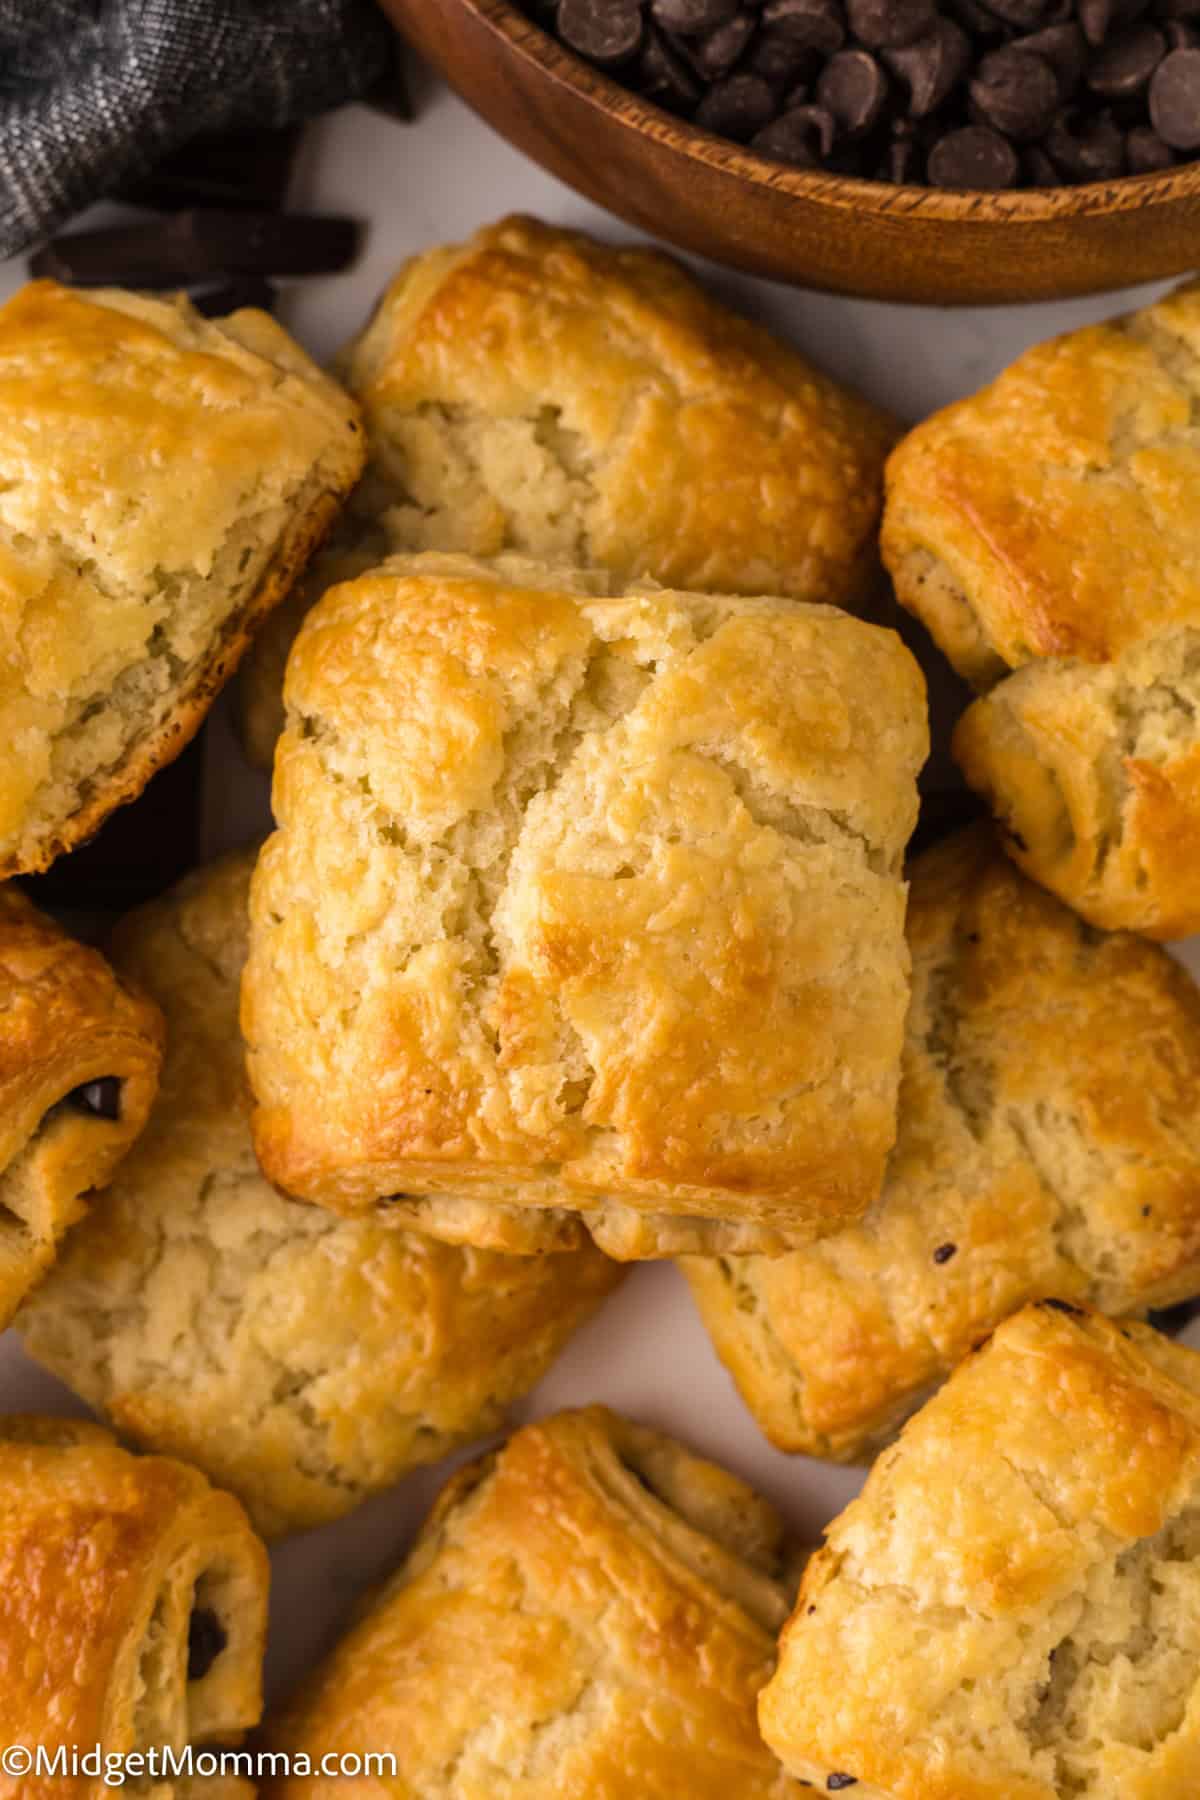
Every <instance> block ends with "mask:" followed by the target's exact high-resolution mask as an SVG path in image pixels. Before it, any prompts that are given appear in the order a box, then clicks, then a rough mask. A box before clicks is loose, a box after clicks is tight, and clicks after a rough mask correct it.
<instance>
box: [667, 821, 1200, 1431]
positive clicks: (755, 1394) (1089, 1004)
mask: <svg viewBox="0 0 1200 1800" xmlns="http://www.w3.org/2000/svg"><path fill="white" fill-rule="evenodd" d="M910 881H911V885H910V889H909V906H908V924H907V936H908V942H909V947H910V949H911V951H912V961H913V974H912V1004H911V1006H910V1008H909V1014H908V1023H907V1028H906V1033H905V1045H904V1060H903V1072H902V1076H901V1082H900V1122H899V1132H898V1135H897V1140H896V1147H895V1149H894V1150H893V1151H892V1155H891V1159H890V1161H889V1164H888V1173H887V1179H886V1180H885V1182H884V1188H883V1193H882V1195H881V1196H880V1198H879V1200H878V1202H877V1203H876V1205H875V1206H874V1207H873V1208H872V1209H871V1211H870V1212H869V1213H868V1215H867V1217H866V1218H865V1219H864V1220H863V1222H862V1223H861V1224H860V1225H857V1226H854V1227H852V1228H851V1229H849V1230H846V1231H842V1232H839V1233H838V1234H837V1236H835V1237H830V1238H826V1239H825V1240H824V1241H823V1242H821V1243H819V1244H814V1245H812V1246H811V1247H809V1248H807V1249H804V1250H797V1251H794V1252H793V1253H792V1254H791V1255H789V1256H782V1257H778V1258H776V1259H774V1260H770V1259H768V1258H766V1257H739V1258H738V1259H736V1260H728V1259H727V1260H719V1259H716V1258H707V1257H695V1258H689V1259H687V1261H686V1262H685V1264H684V1268H685V1272H686V1273H687V1276H688V1279H689V1281H690V1283H691V1287H692V1292H693V1294H694V1296H695V1299H696V1303H697V1305H698V1306H699V1309H700V1312H701V1315H702V1316H703V1318H704V1321H705V1324H706V1325H707V1326H708V1329H709V1331H710V1332H711V1334H712V1337H713V1341H714V1343H715V1344H716V1346H717V1349H718V1351H719V1352H720V1355H721V1357H722V1359H723V1360H724V1362H725V1363H726V1365H727V1366H728V1367H729V1369H730V1371H731V1372H732V1374H733V1376H734V1378H735V1380H736V1381H737V1384H738V1386H739V1388H740V1389H741V1392H742V1395H743V1398H744V1399H745V1401H746V1404H747V1405H748V1406H749V1408H750V1410H751V1412H753V1414H754V1416H755V1418H756V1419H757V1420H758V1422H759V1423H760V1425H761V1426H762V1428H763V1430H764V1431H765V1432H766V1434H767V1436H768V1437H769V1438H770V1439H771V1441H772V1443H774V1444H776V1445H778V1446H779V1448H780V1449H783V1450H793V1451H803V1452H805V1453H806V1454H808V1455H811V1456H827V1457H834V1458H837V1459H839V1460H855V1459H858V1458H861V1457H863V1456H864V1455H869V1454H870V1452H871V1451H872V1450H873V1449H875V1448H877V1447H878V1444H879V1442H880V1440H881V1439H884V1438H886V1437H888V1436H889V1435H890V1434H891V1433H892V1432H893V1431H894V1430H895V1428H896V1426H897V1425H899V1423H900V1421H901V1420H902V1419H903V1418H905V1417H906V1416H907V1415H908V1413H909V1412H911V1411H912V1409H913V1408H914V1407H915V1406H917V1405H919V1404H920V1402H921V1400H922V1399H923V1398H924V1396H925V1394H926V1393H927V1392H928V1390H929V1389H930V1388H931V1387H933V1386H935V1385H936V1384H937V1383H938V1382H940V1381H942V1380H943V1379H944V1378H945V1377H946V1376H947V1375H948V1374H949V1373H950V1371H951V1370H952V1369H953V1368H954V1366H955V1364H956V1363H957V1362H959V1360H960V1359H961V1358H962V1357H963V1356H965V1355H966V1353H967V1352H968V1351H969V1350H970V1349H971V1348H972V1346H973V1345H975V1344H976V1343H978V1342H979V1341H980V1340H981V1339H982V1338H984V1337H986V1336H987V1334H988V1332H989V1331H991V1330H992V1329H993V1328H994V1327H995V1326H996V1325H998V1324H999V1323H1000V1321H1001V1320H1002V1319H1003V1318H1005V1317H1006V1316H1007V1315H1008V1314H1009V1313H1011V1312H1015V1311H1016V1310H1017V1309H1018V1308H1019V1307H1021V1306H1023V1305H1024V1304H1025V1303H1026V1301H1029V1300H1036V1299H1039V1298H1041V1297H1042V1296H1044V1295H1058V1296H1060V1297H1061V1298H1064V1299H1082V1300H1084V1301H1087V1302H1089V1303H1090V1304H1092V1305H1094V1306H1096V1307H1098V1308H1100V1309H1101V1310H1102V1311H1103V1312H1106V1313H1114V1314H1120V1313H1128V1312H1136V1311H1140V1310H1142V1309H1144V1308H1147V1307H1165V1306H1170V1305H1173V1304H1174V1303H1175V1302H1176V1301H1179V1300H1184V1299H1188V1298H1191V1297H1192V1296H1193V1295H1196V1294H1198V1293H1200V1121H1198V1120H1197V1117H1196V1108H1195V1103H1194V1096H1195V1095H1196V1094H1197V1093H1200V992H1197V989H1196V987H1195V986H1194V984H1193V983H1192V981H1191V979H1190V977H1189V976H1188V975H1187V974H1186V973H1185V972H1184V970H1183V969H1182V968H1180V967H1179V965H1178V964H1177V963H1176V962H1175V961H1174V960H1173V959H1172V958H1171V957H1170V956H1169V955H1168V954H1167V952H1166V951H1165V950H1162V949H1160V948H1159V946H1158V945H1156V944H1148V943H1146V942H1145V941H1144V940H1142V939H1140V938H1136V937H1133V936H1131V935H1130V934H1129V933H1127V932H1120V933H1117V934H1114V935H1111V936H1110V935H1101V934H1099V933H1097V932H1094V931H1092V930H1090V929H1089V927H1087V926H1086V925H1083V924H1082V923H1081V922H1080V921H1079V919H1077V918H1076V916H1075V915H1074V914H1073V913H1071V912H1069V911H1068V910H1067V908H1066V907H1064V906H1063V905H1061V904H1060V902H1059V901H1057V900H1055V899H1053V898H1052V897H1051V896H1050V895H1049V894H1046V893H1044V892H1043V891H1042V890H1041V889H1040V888H1037V887H1034V886H1033V885H1032V883H1030V882H1028V881H1026V880H1025V878H1024V877H1023V876H1022V875H1020V874H1019V873H1018V872H1017V870H1016V869H1014V868H1013V866H1012V864H1011V863H1010V862H1009V861H1008V860H1007V858H1006V857H1004V856H1003V855H1002V854H1001V852H1000V851H999V849H998V848H997V846H996V844H995V840H994V838H993V835H992V833H991V831H990V830H989V829H988V828H987V827H986V826H979V827H976V828H974V829H973V830H971V831H968V832H964V833H960V834H959V835H958V836H957V837H955V838H952V839H950V840H948V841H947V842H945V843H944V844H941V845H939V846H938V847H937V848H936V849H933V850H930V851H928V852H927V853H926V854H925V855H924V856H922V857H919V858H918V859H917V860H916V861H915V862H914V863H913V864H912V865H911V868H910Z"/></svg>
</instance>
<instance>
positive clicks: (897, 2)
mask: <svg viewBox="0 0 1200 1800" xmlns="http://www.w3.org/2000/svg"><path fill="white" fill-rule="evenodd" d="M846 17H847V18H848V20H849V21H850V29H851V31H852V32H853V33H854V35H855V37H856V38H857V39H858V41H859V42H860V43H861V44H866V45H868V46H869V48H870V49H872V50H898V49H900V48H901V47H902V46H903V45H904V44H915V43H916V41H917V39H918V38H922V37H926V36H927V35H928V33H929V32H931V31H932V30H933V27H934V24H935V23H936V21H937V7H936V6H935V5H934V0H846Z"/></svg>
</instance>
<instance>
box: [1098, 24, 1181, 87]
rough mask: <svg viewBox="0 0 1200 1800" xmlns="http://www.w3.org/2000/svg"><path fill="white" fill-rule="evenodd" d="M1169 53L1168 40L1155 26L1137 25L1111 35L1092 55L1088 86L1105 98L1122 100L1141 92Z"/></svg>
mask: <svg viewBox="0 0 1200 1800" xmlns="http://www.w3.org/2000/svg"><path fill="white" fill-rule="evenodd" d="M1166 54H1167V40H1166V39H1165V37H1164V36H1163V34H1162V32H1161V31H1156V30H1155V28H1154V26H1153V25H1135V26H1134V27H1133V28H1132V30H1130V31H1125V32H1122V33H1121V35H1120V36H1119V37H1111V38H1109V40H1108V42H1107V44H1105V46H1104V48H1103V50H1101V51H1099V52H1098V53H1097V55H1096V56H1094V57H1093V58H1092V62H1091V66H1090V67H1089V69H1088V72H1087V82H1088V86H1089V87H1090V88H1091V89H1092V92H1093V93H1096V94H1101V95H1103V97H1104V98H1105V99H1106V100H1123V99H1127V98H1129V97H1130V96H1132V95H1134V94H1139V93H1140V92H1141V91H1142V89H1143V88H1144V87H1145V86H1146V84H1147V82H1148V81H1149V80H1150V77H1151V76H1152V75H1153V73H1154V71H1155V69H1157V67H1158V65H1159V63H1160V62H1161V61H1162V59H1163V57H1164V56H1165V55H1166Z"/></svg>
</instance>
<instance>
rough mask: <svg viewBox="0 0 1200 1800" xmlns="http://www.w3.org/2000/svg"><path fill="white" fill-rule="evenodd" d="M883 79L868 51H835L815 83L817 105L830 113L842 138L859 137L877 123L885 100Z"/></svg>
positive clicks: (885, 84)
mask: <svg viewBox="0 0 1200 1800" xmlns="http://www.w3.org/2000/svg"><path fill="white" fill-rule="evenodd" d="M887 95H888V82H887V76H886V75H885V74H884V72H883V70H882V69H881V68H880V66H879V64H878V63H877V62H876V61H875V58H874V57H873V56H872V55H871V52H870V51H869V50H839V51H838V53H837V55H836V56H833V57H830V59H829V61H828V62H827V63H826V65H825V67H824V68H823V69H822V71H821V78H820V80H819V81H818V82H817V104H818V105H819V106H823V107H824V108H825V110H826V111H827V112H830V113H832V114H833V118H834V122H835V123H836V125H837V128H838V130H839V132H840V133H842V134H843V135H844V136H845V137H850V138H856V137H862V136H863V135H864V133H866V132H868V131H870V130H871V127H872V126H873V125H875V124H877V123H878V121H879V119H880V117H881V115H882V113H883V108H884V104H885V102H886V101H887Z"/></svg>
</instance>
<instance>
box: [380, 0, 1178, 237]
mask: <svg viewBox="0 0 1200 1800" xmlns="http://www.w3.org/2000/svg"><path fill="white" fill-rule="evenodd" d="M384 3H385V5H386V4H387V3H388V0H384ZM419 3H420V0H418V4H419ZM451 4H454V5H458V6H460V7H461V8H462V9H463V10H464V11H465V12H473V13H475V15H476V16H477V17H478V18H479V20H480V21H481V23H482V24H483V25H484V26H485V27H486V28H487V30H489V31H490V32H491V33H492V34H493V35H494V36H495V37H497V38H499V39H501V40H502V42H503V43H504V45H505V46H506V47H507V48H508V49H509V50H510V51H511V52H512V53H513V55H515V56H517V57H518V58H519V59H520V60H521V61H522V62H524V63H526V64H527V65H528V66H529V67H530V68H531V69H533V70H535V71H536V72H537V73H539V74H541V75H544V76H546V77H547V78H548V79H549V80H550V81H551V82H552V83H553V84H555V85H556V86H559V87H564V88H567V89H569V90H570V92H571V93H572V94H573V95H574V96H575V97H576V99H578V100H581V101H583V103H584V104H585V105H587V106H589V107H591V108H592V109H593V110H594V111H597V112H602V113H604V114H606V115H607V116H609V117H610V118H612V119H613V120H614V121H615V122H616V124H618V125H619V126H620V127H621V128H622V129H624V130H628V131H632V132H635V133H637V134H638V135H639V136H641V137H645V138H649V139H651V140H652V141H654V142H656V143H659V144H662V145H664V146H665V147H666V148H667V149H669V150H672V151H674V152H675V153H676V154H678V155H682V156H685V157H691V158H695V159H696V160H697V161H698V162H702V163H704V164H706V165H707V166H708V167H709V168H711V169H713V170H715V171H716V172H718V173H720V174H724V175H732V176H734V177H736V178H738V179H740V180H743V181H750V182H752V183H753V184H754V185H755V186H756V187H759V188H769V189H772V190H773V191H774V192H776V193H779V194H782V195H784V196H786V197H788V198H789V199H795V200H802V201H806V202H808V203H810V204H818V205H821V206H829V207H834V208H837V209H839V210H840V211H843V212H865V213H870V214H872V215H873V216H874V217H876V218H878V217H881V216H888V215H895V216H899V217H919V218H921V219H922V220H936V221H938V222H940V223H944V224H948V225H975V226H978V225H980V224H984V225H987V224H1004V223H1006V222H1010V223H1014V224H1016V223H1021V224H1038V223H1050V222H1052V221H1058V220H1062V219H1067V218H1072V217H1084V216H1087V215H1089V214H1097V213H1101V214H1103V213H1120V212H1134V211H1139V210H1140V209H1141V208H1143V207H1146V206H1159V205H1162V204H1164V203H1165V202H1168V201H1175V200H1180V199H1183V198H1185V197H1187V196H1190V195H1194V194H1197V193H1200V161H1196V162H1191V163H1181V164H1179V165H1178V166H1177V167H1176V168H1173V169H1169V170H1167V171H1166V172H1165V173H1163V174H1159V175H1119V176H1117V177H1116V178H1115V179H1114V180H1112V181H1091V182H1081V183H1080V184H1079V185H1077V186H1073V187H1066V186H1064V187H1054V188H1014V189H1005V190H1003V191H1000V192H997V191H995V190H978V191H971V190H966V189H960V188H928V187H909V186H896V187H893V186H892V185H891V184H890V183H889V182H884V181H868V180H866V179H864V178H862V177H859V176H850V175H826V174H822V173H820V172H819V171H809V170H803V169H791V168H789V167H788V166H787V165H786V164H785V163H776V162H772V161H770V160H769V159H768V158H766V157H762V156H756V155H755V154H754V152H753V151H751V150H747V149H744V148H743V147H742V146H741V145H740V144H734V143H731V142H730V141H729V140H728V139H727V138H720V137H715V136H714V135H713V134H712V133H711V132H708V131H702V130H701V129H700V128H699V127H698V126H696V125H689V124H688V123H687V122H686V121H684V120H682V119H677V118H676V117H675V116H674V114H673V113H669V112H666V111H665V110H664V109H663V108H662V107H660V106H655V105H654V104H653V102H651V101H648V100H643V99H642V98H641V96H640V95H638V94H635V93H633V92H632V91H631V90H630V89H629V88H625V87H622V86H621V85H620V84H619V83H618V82H616V81H612V80H610V79H609V77H608V76H607V75H604V74H602V73H601V72H600V71H599V70H598V69H594V68H592V66H591V64H590V63H586V62H584V60H583V59H582V57H579V56H576V55H575V53H574V52H573V51H571V50H568V49H567V47H566V46H565V45H564V44H561V43H560V42H559V41H558V39H557V38H553V37H551V36H550V34H549V33H548V32H546V31H543V30H542V28H541V27H540V26H539V25H537V24H535V23H534V21H533V20H532V19H530V18H527V17H526V15H525V14H524V13H522V12H520V11H518V10H517V8H516V6H515V5H514V4H513V3H512V0H451Z"/></svg>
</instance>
